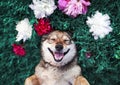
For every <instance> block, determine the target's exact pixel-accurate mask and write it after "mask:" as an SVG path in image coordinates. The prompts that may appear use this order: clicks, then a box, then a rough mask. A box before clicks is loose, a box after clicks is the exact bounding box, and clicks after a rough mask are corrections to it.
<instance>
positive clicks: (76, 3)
mask: <svg viewBox="0 0 120 85" xmlns="http://www.w3.org/2000/svg"><path fill="white" fill-rule="evenodd" d="M60 1H61V4H62V1H64V0H60ZM65 1H66V0H65ZM66 2H67V1H66ZM59 3H60V2H59ZM89 5H90V1H89V0H70V1H68V2H67V3H66V4H64V5H63V7H61V9H62V8H63V9H62V11H63V12H64V13H65V14H67V15H69V16H72V17H77V15H79V14H86V12H87V6H89Z"/></svg>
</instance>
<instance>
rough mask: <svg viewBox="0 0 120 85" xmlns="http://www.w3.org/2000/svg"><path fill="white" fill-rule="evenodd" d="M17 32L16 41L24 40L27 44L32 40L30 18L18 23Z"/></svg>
mask: <svg viewBox="0 0 120 85" xmlns="http://www.w3.org/2000/svg"><path fill="white" fill-rule="evenodd" d="M16 30H17V31H18V34H17V36H16V41H20V40H22V39H23V42H25V41H26V40H27V39H29V38H31V35H32V25H30V22H29V20H28V18H25V19H24V20H22V21H20V22H18V24H17V25H16Z"/></svg>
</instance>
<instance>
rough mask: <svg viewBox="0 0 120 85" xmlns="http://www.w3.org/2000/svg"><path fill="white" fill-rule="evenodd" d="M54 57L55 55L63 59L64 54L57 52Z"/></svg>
mask: <svg viewBox="0 0 120 85" xmlns="http://www.w3.org/2000/svg"><path fill="white" fill-rule="evenodd" d="M54 57H55V59H56V60H61V59H62V58H63V57H64V54H63V53H58V52H56V53H55V54H54Z"/></svg>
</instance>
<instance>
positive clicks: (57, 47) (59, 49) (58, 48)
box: [55, 44, 63, 51]
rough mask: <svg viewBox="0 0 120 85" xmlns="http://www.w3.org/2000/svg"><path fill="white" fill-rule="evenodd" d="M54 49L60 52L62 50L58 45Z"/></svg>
mask: <svg viewBox="0 0 120 85" xmlns="http://www.w3.org/2000/svg"><path fill="white" fill-rule="evenodd" d="M55 48H56V50H57V51H61V50H62V49H63V45H61V44H58V45H56V46H55Z"/></svg>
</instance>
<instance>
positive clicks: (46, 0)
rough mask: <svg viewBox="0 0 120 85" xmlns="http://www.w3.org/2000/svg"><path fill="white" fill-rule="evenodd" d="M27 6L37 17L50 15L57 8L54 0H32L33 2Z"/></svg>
mask: <svg viewBox="0 0 120 85" xmlns="http://www.w3.org/2000/svg"><path fill="white" fill-rule="evenodd" d="M29 7H30V8H31V9H32V10H33V11H34V14H35V17H36V18H37V19H40V18H44V17H47V16H49V15H51V14H52V13H53V12H54V10H55V9H56V8H57V6H56V5H55V3H54V0H33V4H30V5H29Z"/></svg>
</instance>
